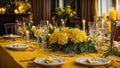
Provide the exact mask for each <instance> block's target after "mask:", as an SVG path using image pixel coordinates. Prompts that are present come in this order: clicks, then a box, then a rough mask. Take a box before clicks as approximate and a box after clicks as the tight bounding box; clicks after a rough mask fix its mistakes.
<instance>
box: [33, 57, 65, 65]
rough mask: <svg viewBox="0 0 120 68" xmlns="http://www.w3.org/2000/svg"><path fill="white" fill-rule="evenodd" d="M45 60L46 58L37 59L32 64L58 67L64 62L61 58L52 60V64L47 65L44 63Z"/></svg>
mask: <svg viewBox="0 0 120 68" xmlns="http://www.w3.org/2000/svg"><path fill="white" fill-rule="evenodd" d="M46 60H47V58H38V59H35V60H34V62H35V63H36V64H39V65H43V66H58V65H62V64H64V63H65V62H66V60H65V59H63V58H52V60H53V63H50V64H48V63H46Z"/></svg>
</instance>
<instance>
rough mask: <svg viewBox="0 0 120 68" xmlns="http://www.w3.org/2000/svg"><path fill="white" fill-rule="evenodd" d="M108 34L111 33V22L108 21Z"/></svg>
mask: <svg viewBox="0 0 120 68" xmlns="http://www.w3.org/2000/svg"><path fill="white" fill-rule="evenodd" d="M108 32H109V33H110V32H111V22H110V21H108Z"/></svg>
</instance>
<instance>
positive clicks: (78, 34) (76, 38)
mask: <svg viewBox="0 0 120 68" xmlns="http://www.w3.org/2000/svg"><path fill="white" fill-rule="evenodd" d="M69 36H70V39H71V41H73V42H74V43H80V42H84V41H86V39H87V35H86V33H85V32H84V31H82V30H79V29H78V28H74V29H71V30H70V34H69Z"/></svg>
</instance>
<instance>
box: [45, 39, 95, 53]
mask: <svg viewBox="0 0 120 68" xmlns="http://www.w3.org/2000/svg"><path fill="white" fill-rule="evenodd" d="M46 47H47V48H50V49H51V50H52V51H63V52H65V53H71V52H74V53H77V54H79V53H83V52H89V53H96V52H97V50H96V48H95V44H94V43H92V41H91V40H87V41H85V42H81V43H76V44H74V43H73V42H72V41H70V40H69V42H68V43H67V44H66V45H59V44H57V43H55V44H51V45H50V44H49V42H47V46H46Z"/></svg>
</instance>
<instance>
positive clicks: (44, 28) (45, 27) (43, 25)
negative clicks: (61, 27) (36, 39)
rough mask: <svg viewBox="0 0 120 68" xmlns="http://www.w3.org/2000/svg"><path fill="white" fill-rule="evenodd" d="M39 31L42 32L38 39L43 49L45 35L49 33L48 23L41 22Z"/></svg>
mask: <svg viewBox="0 0 120 68" xmlns="http://www.w3.org/2000/svg"><path fill="white" fill-rule="evenodd" d="M40 29H41V30H42V32H41V35H40V37H41V40H42V42H41V49H44V47H45V44H46V42H45V41H46V36H47V34H48V31H49V21H47V20H46V21H41V22H40Z"/></svg>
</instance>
